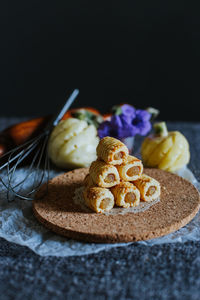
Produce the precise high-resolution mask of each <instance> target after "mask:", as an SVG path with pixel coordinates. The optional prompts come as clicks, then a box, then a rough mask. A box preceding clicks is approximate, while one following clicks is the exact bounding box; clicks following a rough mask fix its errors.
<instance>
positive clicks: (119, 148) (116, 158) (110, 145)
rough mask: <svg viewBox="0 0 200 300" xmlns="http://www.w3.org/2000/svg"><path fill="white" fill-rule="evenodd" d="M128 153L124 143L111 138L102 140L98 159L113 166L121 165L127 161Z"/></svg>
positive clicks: (98, 148)
mask: <svg viewBox="0 0 200 300" xmlns="http://www.w3.org/2000/svg"><path fill="white" fill-rule="evenodd" d="M128 153H129V152H128V148H127V147H126V146H125V145H124V144H123V143H122V142H120V141H119V140H117V139H115V138H113V137H109V136H106V137H104V138H103V139H101V140H100V142H99V144H98V146H97V156H98V158H99V159H101V160H103V161H105V162H106V163H108V164H112V165H121V164H122V163H123V162H125V161H126V160H127V157H128Z"/></svg>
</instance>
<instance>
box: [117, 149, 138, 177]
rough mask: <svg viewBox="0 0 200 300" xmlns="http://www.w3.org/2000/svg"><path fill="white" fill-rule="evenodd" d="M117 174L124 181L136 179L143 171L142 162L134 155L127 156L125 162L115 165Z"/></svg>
mask: <svg viewBox="0 0 200 300" xmlns="http://www.w3.org/2000/svg"><path fill="white" fill-rule="evenodd" d="M116 167H117V170H118V172H119V176H120V178H121V179H123V180H124V181H133V180H137V179H138V178H139V177H140V176H141V175H142V172H143V164H142V162H141V160H140V159H138V158H137V157H135V156H131V155H129V156H128V159H127V162H125V163H123V164H121V165H119V166H116Z"/></svg>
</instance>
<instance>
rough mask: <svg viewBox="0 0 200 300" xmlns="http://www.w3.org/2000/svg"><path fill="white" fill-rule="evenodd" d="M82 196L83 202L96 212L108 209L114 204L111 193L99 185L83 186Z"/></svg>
mask: <svg viewBox="0 0 200 300" xmlns="http://www.w3.org/2000/svg"><path fill="white" fill-rule="evenodd" d="M83 197H84V200H85V204H86V205H87V206H88V207H89V208H91V209H92V210H94V211H95V212H97V213H102V212H105V211H109V210H111V209H112V208H113V206H114V204H115V201H114V196H113V194H112V193H111V192H110V191H109V190H108V189H105V188H101V187H90V188H85V189H84V191H83Z"/></svg>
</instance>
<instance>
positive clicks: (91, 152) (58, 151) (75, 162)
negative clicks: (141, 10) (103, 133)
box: [48, 118, 99, 169]
mask: <svg viewBox="0 0 200 300" xmlns="http://www.w3.org/2000/svg"><path fill="white" fill-rule="evenodd" d="M98 143H99V138H98V136H97V130H96V127H95V126H94V125H88V123H87V122H86V121H83V120H78V119H75V118H68V119H66V120H64V121H61V122H60V123H59V124H58V125H57V126H56V127H55V128H54V129H53V131H52V133H51V135H50V138H49V143H48V154H49V157H50V159H51V160H52V162H53V163H54V164H55V165H56V166H58V167H60V168H64V169H65V168H77V167H89V166H90V164H91V162H92V161H94V160H95V159H96V147H97V145H98Z"/></svg>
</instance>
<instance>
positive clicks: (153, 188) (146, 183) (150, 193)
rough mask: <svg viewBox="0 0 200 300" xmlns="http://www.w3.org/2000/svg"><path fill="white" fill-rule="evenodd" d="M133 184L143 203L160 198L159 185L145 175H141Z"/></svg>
mask: <svg viewBox="0 0 200 300" xmlns="http://www.w3.org/2000/svg"><path fill="white" fill-rule="evenodd" d="M133 184H134V185H135V186H136V187H137V188H138V190H139V191H140V197H141V199H142V200H144V201H147V202H149V201H153V200H155V199H157V198H158V197H159V196H160V183H159V182H158V181H157V180H156V179H154V178H152V177H150V176H148V175H146V174H142V176H141V177H140V178H139V179H138V180H136V181H133Z"/></svg>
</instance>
